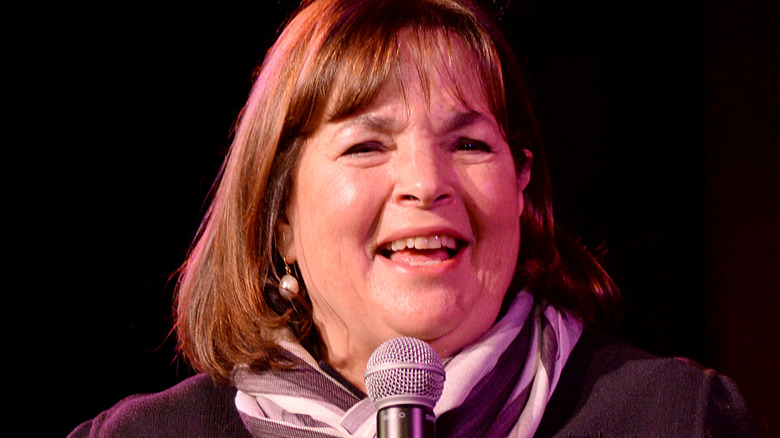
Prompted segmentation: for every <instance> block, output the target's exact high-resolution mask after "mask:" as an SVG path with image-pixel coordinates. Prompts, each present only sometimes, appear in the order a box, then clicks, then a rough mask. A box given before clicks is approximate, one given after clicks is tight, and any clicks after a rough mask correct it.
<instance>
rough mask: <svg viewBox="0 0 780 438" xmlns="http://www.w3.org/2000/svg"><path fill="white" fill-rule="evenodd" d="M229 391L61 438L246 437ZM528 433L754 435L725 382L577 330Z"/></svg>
mask: <svg viewBox="0 0 780 438" xmlns="http://www.w3.org/2000/svg"><path fill="white" fill-rule="evenodd" d="M235 394H236V390H235V388H233V387H230V386H225V385H220V384H216V383H214V382H213V381H212V380H211V379H210V378H208V377H207V376H205V375H202V374H201V375H197V376H194V377H191V378H189V379H187V380H185V381H183V382H182V383H180V384H178V385H176V386H174V387H173V388H170V389H168V390H166V391H163V392H161V393H158V394H151V395H136V396H132V397H129V398H126V399H124V400H122V401H120V402H119V403H117V404H116V405H115V406H113V407H112V408H110V409H109V410H107V411H105V412H103V413H101V414H100V415H98V416H97V417H96V418H94V419H93V420H90V421H87V422H85V423H83V424H81V425H80V426H79V427H78V428H76V429H75V430H74V431H73V432H72V433H71V435H70V437H141V436H142V437H182V436H186V437H212V436H213V437H247V438H251V436H250V435H249V433H248V432H247V431H246V430H245V429H244V426H243V423H242V422H241V418H240V417H239V414H238V411H237V410H236V408H235V405H234V397H235ZM536 436H537V437H758V436H760V433H759V432H758V429H757V428H756V423H755V422H754V421H753V419H752V418H751V416H750V414H749V412H748V409H747V406H746V404H745V400H744V399H743V398H742V396H741V395H740V393H739V391H738V390H737V388H736V386H735V384H734V382H732V381H731V380H729V379H728V378H726V377H724V376H722V375H720V374H718V373H717V372H715V371H713V370H708V369H704V368H702V367H701V366H699V365H697V364H695V363H692V362H690V361H686V360H681V359H671V358H658V357H655V356H652V355H650V354H647V353H645V352H643V351H641V350H639V349H637V348H634V347H631V346H629V345H627V344H625V343H623V342H620V341H618V340H616V339H614V338H611V337H608V336H604V335H600V334H597V333H594V332H591V331H587V330H586V331H585V332H584V333H583V335H582V337H581V339H580V340H579V342H578V343H577V346H576V347H575V348H574V350H573V351H572V354H571V356H570V358H569V360H568V361H567V363H566V367H565V368H564V371H563V374H562V375H561V380H560V382H559V383H558V386H557V388H556V389H555V392H554V393H553V396H552V399H551V400H550V403H549V404H548V405H547V409H546V410H545V414H544V418H543V419H542V424H541V425H540V427H539V430H538V431H537V434H536Z"/></svg>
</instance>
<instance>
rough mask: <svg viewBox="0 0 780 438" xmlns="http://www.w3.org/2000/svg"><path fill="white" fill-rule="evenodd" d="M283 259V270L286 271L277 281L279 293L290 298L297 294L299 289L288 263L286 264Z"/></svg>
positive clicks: (285, 297) (287, 298)
mask: <svg viewBox="0 0 780 438" xmlns="http://www.w3.org/2000/svg"><path fill="white" fill-rule="evenodd" d="M283 260H284V270H285V271H286V272H287V273H286V274H284V276H283V277H282V280H281V282H280V283H279V294H281V295H282V297H284V299H286V300H288V301H289V300H292V299H293V297H294V296H295V295H298V291H299V290H300V288H299V286H298V280H297V279H296V278H295V277H293V275H292V272H291V271H290V265H288V264H287V260H285V259H283Z"/></svg>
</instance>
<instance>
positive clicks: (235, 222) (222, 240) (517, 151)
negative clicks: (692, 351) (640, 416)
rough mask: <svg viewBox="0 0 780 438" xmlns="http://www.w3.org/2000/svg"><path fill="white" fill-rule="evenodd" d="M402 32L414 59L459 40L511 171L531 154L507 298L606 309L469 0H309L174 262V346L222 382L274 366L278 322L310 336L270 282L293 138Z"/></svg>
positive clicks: (365, 76)
mask: <svg viewBox="0 0 780 438" xmlns="http://www.w3.org/2000/svg"><path fill="white" fill-rule="evenodd" d="M442 37H444V38H442ZM401 39H403V44H404V45H405V46H407V47H411V48H412V51H413V52H416V53H417V55H416V56H415V59H416V60H417V62H418V63H421V64H425V63H426V62H428V61H427V60H428V59H435V60H437V61H432V62H438V61H441V60H448V61H447V62H457V61H458V60H457V59H454V58H453V57H452V56H450V55H452V53H453V52H452V49H453V47H454V44H459V46H460V47H461V48H462V47H465V48H466V50H468V51H469V52H470V53H471V55H472V56H473V58H474V59H476V64H477V70H478V74H479V77H480V78H481V79H482V83H483V85H484V87H485V90H486V94H487V97H488V103H489V105H490V107H491V110H492V111H493V113H494V115H495V116H496V118H497V120H498V121H499V123H500V124H501V127H502V128H503V130H504V133H505V134H506V136H507V140H508V142H509V144H510V146H511V148H512V151H513V155H514V160H515V163H516V166H518V169H520V168H522V166H524V165H526V164H527V163H526V154H525V150H528V151H530V152H531V154H532V157H533V159H532V163H531V166H532V168H531V180H530V183H529V184H528V186H527V188H526V191H525V193H524V196H525V210H524V212H523V214H522V216H521V225H520V226H521V230H522V238H521V248H520V254H519V262H518V266H517V270H516V275H515V281H514V285H515V290H512V291H510V293H507V296H508V297H509V298H508V299H511V297H512V296H514V294H515V293H516V290H517V289H519V288H520V287H524V288H525V289H526V290H528V291H530V292H531V293H533V294H534V295H535V297H536V298H537V299H540V300H546V301H547V302H549V303H551V304H553V305H556V306H558V307H560V308H562V309H565V310H567V311H570V312H572V313H574V314H576V315H578V316H580V317H581V318H582V319H583V320H584V321H585V322H586V323H587V324H591V325H603V324H604V322H605V321H609V319H610V317H611V316H612V315H613V314H614V313H615V310H616V308H617V304H618V301H619V294H618V291H617V288H616V287H615V285H614V283H613V282H612V281H611V280H610V278H609V276H608V275H607V274H606V273H605V272H604V270H603V269H602V268H601V266H600V265H599V264H598V263H597V262H596V261H595V260H594V258H593V257H591V256H590V255H589V254H588V253H587V252H586V251H585V250H584V249H583V248H581V247H580V246H578V245H576V244H575V243H574V242H572V241H571V240H570V239H569V238H567V237H566V236H564V235H562V233H561V232H560V231H559V230H556V228H555V223H554V220H553V210H552V203H551V193H550V181H549V177H548V171H547V164H546V160H545V154H544V149H543V147H542V141H541V138H540V134H539V130H538V127H537V124H536V121H535V119H534V114H533V111H532V108H531V102H530V100H529V93H528V90H527V87H526V83H525V80H524V78H523V75H522V74H521V70H520V68H519V65H518V62H517V60H516V58H515V56H514V55H513V53H512V50H511V48H510V45H509V43H508V42H507V41H506V40H505V38H504V36H503V35H502V32H501V29H500V28H499V26H498V24H497V23H496V21H495V20H494V19H493V17H492V16H491V15H490V14H489V13H487V12H486V11H484V10H483V9H481V8H480V7H479V6H478V5H477V4H475V3H473V2H472V1H471V0H372V1H364V0H314V1H309V2H306V3H305V4H303V5H302V6H301V7H300V8H299V10H298V11H297V13H296V14H294V16H293V17H292V18H291V20H290V21H289V22H288V24H287V25H286V27H285V28H284V30H283V31H282V33H281V35H280V36H279V38H278V40H277V41H276V43H275V44H274V45H273V47H271V49H270V50H269V52H268V53H267V55H266V57H265V60H264V62H263V64H262V65H261V67H260V69H259V73H258V75H257V77H256V80H255V82H254V85H253V88H252V91H251V93H250V96H249V98H248V101H247V102H246V104H245V106H244V108H243V110H242V111H241V114H240V117H239V119H238V122H237V124H236V129H235V133H234V135H233V142H232V144H231V147H230V150H229V152H228V156H227V157H226V160H225V163H224V165H223V168H222V170H221V172H220V175H219V178H218V180H217V183H216V184H215V190H214V192H213V193H212V196H213V198H212V200H211V203H210V206H209V209H208V211H207V213H206V215H205V217H204V219H203V222H202V225H201V228H200V229H199V231H198V234H197V236H196V239H195V243H194V245H193V247H192V249H191V251H190V254H189V256H188V258H187V260H186V261H185V263H184V264H183V266H182V271H181V275H180V277H179V283H178V286H177V320H176V330H177V335H178V340H179V349H180V351H181V352H182V353H183V355H184V356H185V358H186V359H187V360H189V362H190V363H191V364H192V365H193V366H194V367H195V369H197V370H199V371H203V372H207V373H209V374H210V375H212V376H213V377H215V378H216V379H218V380H223V381H228V380H229V378H230V374H231V371H232V370H233V369H234V367H235V366H236V365H239V364H249V365H251V366H253V367H255V368H257V369H263V368H268V367H280V366H284V365H285V360H284V357H285V356H284V354H283V352H282V351H281V349H280V348H279V347H278V344H277V338H276V336H277V333H278V332H279V330H278V329H279V328H281V327H285V326H287V327H290V328H291V329H292V333H294V335H295V336H297V338H298V340H299V341H300V342H301V343H302V344H304V345H306V346H308V347H311V348H315V345H316V330H312V325H313V323H312V315H311V306H310V303H309V301H308V299H307V297H306V294H305V290H303V291H302V293H300V294H299V295H298V297H297V298H295V299H294V300H292V301H288V300H285V299H282V298H281V297H280V295H279V292H278V287H279V273H283V272H284V261H283V260H282V259H281V256H280V255H279V251H278V250H277V247H276V244H277V241H276V239H277V237H278V236H277V226H276V225H277V222H278V221H279V219H280V218H282V217H283V215H284V211H285V207H286V204H285V203H286V201H287V199H288V197H289V194H290V193H291V188H292V184H293V178H294V170H295V167H296V163H297V159H298V157H299V156H300V151H301V147H302V144H303V143H304V141H305V140H306V139H307V137H308V136H309V135H311V134H312V133H313V132H314V130H315V129H316V128H317V127H318V126H319V125H320V124H321V123H322V122H323V121H324V120H334V119H335V120H337V119H340V118H343V117H347V116H349V115H350V114H354V113H356V112H357V111H359V110H361V109H363V108H365V107H366V106H367V105H368V104H369V103H370V102H371V101H372V99H373V98H374V97H375V96H376V94H377V93H378V91H379V90H380V88H381V87H382V85H383V84H384V83H385V82H386V81H387V80H388V78H390V77H391V75H393V74H396V72H397V70H396V69H395V66H396V64H397V61H398V59H399V43H400V42H401ZM420 68H421V69H422V70H425V69H426V68H427V67H426V66H421V67H420ZM459 86H469V84H463V85H458V84H455V87H456V88H457V87H459ZM326 108H327V110H328V113H327V114H326V113H325V112H326ZM299 280H301V279H299ZM303 289H305V287H304V288H303Z"/></svg>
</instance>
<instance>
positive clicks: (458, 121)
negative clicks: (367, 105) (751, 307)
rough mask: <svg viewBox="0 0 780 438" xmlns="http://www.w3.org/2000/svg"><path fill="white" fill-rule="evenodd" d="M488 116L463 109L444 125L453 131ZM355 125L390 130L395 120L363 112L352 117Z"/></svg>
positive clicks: (375, 129) (377, 129) (445, 129)
mask: <svg viewBox="0 0 780 438" xmlns="http://www.w3.org/2000/svg"><path fill="white" fill-rule="evenodd" d="M486 120H487V117H485V115H484V114H482V113H481V112H478V111H474V110H468V111H462V112H458V113H456V114H455V115H454V116H453V117H452V118H451V119H449V120H448V121H447V123H446V124H445V125H444V127H443V131H444V132H452V131H456V130H458V129H461V128H463V127H464V126H470V125H474V124H476V123H478V122H481V121H486ZM348 123H349V124H350V125H353V126H360V127H362V128H366V129H370V130H373V131H389V130H390V129H391V127H392V125H393V120H392V119H391V118H389V117H385V116H380V115H376V114H362V115H359V116H357V117H354V118H352V119H351V120H349V122H348Z"/></svg>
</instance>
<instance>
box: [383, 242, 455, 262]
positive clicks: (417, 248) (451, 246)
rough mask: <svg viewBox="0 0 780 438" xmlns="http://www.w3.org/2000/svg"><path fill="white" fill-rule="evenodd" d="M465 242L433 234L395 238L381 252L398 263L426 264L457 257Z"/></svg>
mask: <svg viewBox="0 0 780 438" xmlns="http://www.w3.org/2000/svg"><path fill="white" fill-rule="evenodd" d="M462 247H463V243H462V242H459V241H458V240H457V239H455V238H454V237H452V236H447V235H433V236H420V237H409V238H405V239H398V240H394V241H392V242H390V243H387V244H386V245H384V246H383V247H382V248H381V250H380V251H379V254H380V255H381V256H383V257H385V258H388V259H390V260H392V261H394V262H396V263H403V264H407V265H410V266H426V265H433V264H437V263H441V262H443V261H446V260H449V259H451V258H453V257H455V256H456V255H457V254H458V252H460V249H461V248H462Z"/></svg>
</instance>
